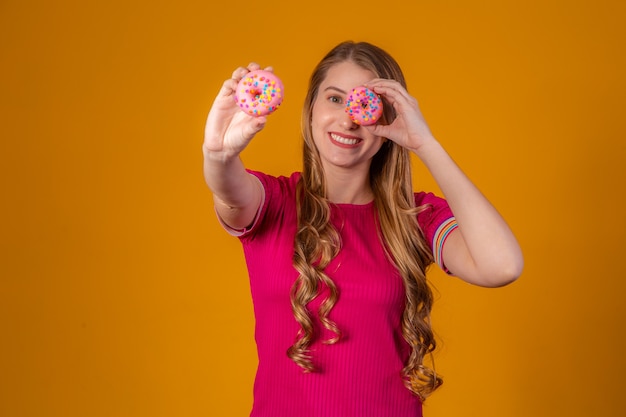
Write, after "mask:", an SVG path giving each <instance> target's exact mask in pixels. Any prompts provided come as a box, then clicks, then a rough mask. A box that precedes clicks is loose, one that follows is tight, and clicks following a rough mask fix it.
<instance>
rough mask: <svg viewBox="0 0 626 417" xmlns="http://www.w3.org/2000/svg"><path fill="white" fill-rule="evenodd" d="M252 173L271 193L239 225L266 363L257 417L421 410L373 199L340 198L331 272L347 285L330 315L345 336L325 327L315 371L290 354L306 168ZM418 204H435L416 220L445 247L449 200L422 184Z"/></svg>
mask: <svg viewBox="0 0 626 417" xmlns="http://www.w3.org/2000/svg"><path fill="white" fill-rule="evenodd" d="M253 174H255V175H256V176H257V177H258V178H259V179H260V180H261V182H262V184H263V186H264V188H265V200H264V202H263V204H262V207H261V209H260V211H259V214H258V216H257V219H256V221H255V223H254V225H253V226H252V227H251V228H250V229H247V230H245V231H243V232H240V233H235V232H234V231H231V232H232V233H234V234H236V235H238V236H239V238H240V240H241V242H242V244H243V249H244V253H245V258H246V263H247V266H248V272H249V276H250V287H251V293H252V300H253V303H254V312H255V317H256V328H255V339H256V343H257V350H258V359H259V364H258V369H257V374H256V379H255V383H254V405H253V409H252V413H251V416H252V417H352V416H354V417H370V416H371V417H419V416H421V415H422V405H421V402H420V400H419V398H418V397H416V396H415V395H413V394H412V393H411V392H410V391H409V390H408V389H407V388H406V387H405V386H404V384H403V381H402V378H401V375H400V371H401V370H402V367H403V363H404V362H405V360H406V359H407V356H408V353H409V348H408V345H407V344H406V342H405V341H404V339H403V338H402V332H401V324H400V322H401V317H402V312H403V309H404V287H403V284H402V279H401V278H400V276H399V274H398V272H397V270H396V268H395V267H394V265H393V264H391V263H390V262H389V260H388V259H387V257H386V256H385V253H384V250H383V247H382V245H381V243H380V241H379V238H378V235H377V230H376V227H377V226H376V210H375V206H374V204H373V203H369V204H365V205H351V204H338V205H334V206H333V207H332V210H333V211H332V221H333V224H334V225H335V227H337V229H338V230H340V233H341V239H342V249H341V251H340V253H339V255H338V256H337V257H336V258H335V259H334V260H333V261H332V263H331V264H330V265H329V267H328V268H327V270H326V272H327V273H328V275H329V276H330V277H331V278H332V279H333V281H334V282H335V284H336V285H337V287H338V290H339V300H338V302H337V303H336V304H335V307H334V308H333V310H332V312H331V314H330V318H331V319H332V320H333V321H334V322H335V323H336V324H337V326H338V327H339V329H341V331H342V338H341V340H340V341H339V342H338V343H336V344H333V345H326V344H323V343H321V340H325V339H328V338H329V337H331V336H332V335H331V334H328V333H327V331H326V330H325V329H323V328H322V326H319V329H320V335H321V338H319V339H318V341H317V342H316V343H314V344H313V345H312V349H311V350H312V356H313V363H314V365H315V367H316V372H314V373H304V372H303V371H302V370H301V368H299V367H298V366H297V365H296V364H295V363H294V362H293V361H292V360H291V359H289V358H288V357H287V355H286V351H287V349H288V348H289V347H290V346H291V345H292V344H293V342H294V340H295V337H296V334H297V333H298V329H299V327H298V324H297V323H296V321H295V319H294V317H293V313H292V311H291V304H290V300H289V292H290V289H291V286H292V285H293V282H294V280H295V279H296V277H297V272H296V271H295V269H294V268H293V266H292V257H293V244H294V236H295V232H296V202H295V185H296V183H297V181H298V178H299V173H294V174H292V175H291V176H290V177H279V178H276V177H272V176H268V175H265V174H262V173H259V172H253ZM416 203H417V204H418V205H422V204H426V203H429V204H431V205H432V207H431V209H429V210H427V211H425V212H423V213H421V214H420V215H419V216H418V221H419V223H420V225H421V227H422V229H423V230H424V232H425V234H426V237H427V239H428V241H429V242H431V243H432V242H435V243H434V244H435V245H438V243H437V242H441V244H439V250H440V248H441V247H443V241H444V240H445V239H444V238H443V237H442V236H443V234H444V233H445V234H446V235H447V231H446V230H448V231H449V229H450V227H449V226H447V227H445V225H446V224H448V225H449V224H450V223H451V221H450V219H453V217H452V213H451V211H450V209H449V207H448V205H447V203H446V202H445V200H443V199H441V198H438V197H436V196H434V195H433V194H427V193H416ZM435 250H436V251H437V250H438V249H437V248H436V249H435ZM440 255H441V254H440V253H439V254H438V255H437V256H436V258H437V259H441V256H440ZM323 297H324V295H323V294H322V297H318V299H316V300H315V301H314V302H313V303H312V304H313V305H309V307H310V309H311V311H313V312H316V311H317V306H318V305H319V300H320V299H321V298H323Z"/></svg>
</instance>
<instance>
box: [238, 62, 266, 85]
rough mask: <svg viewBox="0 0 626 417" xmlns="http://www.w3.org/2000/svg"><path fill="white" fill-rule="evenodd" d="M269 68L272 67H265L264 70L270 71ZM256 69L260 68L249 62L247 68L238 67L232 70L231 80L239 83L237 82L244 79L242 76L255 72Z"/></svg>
mask: <svg viewBox="0 0 626 417" xmlns="http://www.w3.org/2000/svg"><path fill="white" fill-rule="evenodd" d="M268 68H269V69H268ZM271 68H272V67H266V70H267V71H271ZM258 69H261V66H260V65H259V64H257V63H256V62H251V63H249V64H248V66H247V67H239V68H237V69H236V70H234V71H233V75H232V77H231V78H232V79H233V80H236V81H237V82H239V80H241V79H242V78H243V77H244V75H246V74H247V73H249V72H250V71H256V70H258Z"/></svg>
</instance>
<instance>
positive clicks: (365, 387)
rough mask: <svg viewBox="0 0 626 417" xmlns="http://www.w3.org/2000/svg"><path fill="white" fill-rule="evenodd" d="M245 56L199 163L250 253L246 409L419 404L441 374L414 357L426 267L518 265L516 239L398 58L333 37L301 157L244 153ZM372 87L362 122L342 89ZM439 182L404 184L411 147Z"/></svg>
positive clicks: (485, 281)
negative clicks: (253, 365)
mask: <svg viewBox="0 0 626 417" xmlns="http://www.w3.org/2000/svg"><path fill="white" fill-rule="evenodd" d="M255 69H259V65H257V64H250V65H249V66H248V67H247V68H243V67H240V68H237V69H236V70H235V71H234V72H233V75H232V78H231V79H228V80H226V81H225V82H224V84H223V86H222V88H221V90H220V92H219V94H218V96H217V98H216V99H215V102H214V104H213V106H212V108H211V110H210V112H209V116H208V119H207V124H206V130H205V140H204V146H203V151H204V174H205V178H206V181H207V184H208V186H209V188H210V190H211V191H212V193H213V196H214V201H215V210H216V212H217V215H218V217H219V219H220V221H221V223H222V224H223V225H224V227H225V228H226V229H227V230H228V231H229V232H230V233H231V234H233V235H234V236H238V238H239V239H240V240H241V243H242V245H243V249H244V253H245V257H246V262H247V266H248V272H249V278H250V286H251V291H252V298H253V302H254V312H255V318H256V330H255V334H256V341H257V349H258V358H259V364H258V369H257V375H256V380H255V386H254V406H253V409H252V413H251V416H254V417H269V416H272V417H285V416H298V417H351V416H355V417H356V416H358V417H367V416H372V417H385V416H389V417H392V416H393V417H409V416H411V417H415V416H421V415H422V411H421V410H422V401H423V400H424V399H426V397H428V395H430V394H431V393H432V392H433V391H434V390H435V389H436V388H437V387H438V386H439V385H440V384H441V382H442V380H441V378H440V377H439V376H438V375H437V374H436V373H435V371H434V370H433V369H432V368H431V367H429V366H428V365H427V363H426V361H425V359H426V357H427V356H428V355H429V354H430V353H431V352H432V351H433V350H434V349H435V347H436V343H435V339H434V337H433V331H432V329H431V324H430V319H429V317H430V312H431V308H432V302H433V297H432V293H431V290H430V287H429V285H428V281H427V279H426V270H427V268H428V267H429V266H430V265H431V264H432V263H436V264H438V265H439V267H441V268H443V269H444V270H445V271H447V272H448V273H449V274H451V275H454V276H456V277H459V278H460V279H462V280H464V281H467V282H469V283H472V284H475V285H480V286H485V287H497V286H502V285H506V284H508V283H510V282H512V281H514V280H515V279H517V278H518V277H519V275H520V274H521V271H522V267H523V258H522V254H521V250H520V247H519V245H518V243H517V241H516V239H515V237H514V235H513V233H512V232H511V230H510V229H509V227H508V226H507V224H506V222H505V221H504V220H503V219H502V217H501V216H500V215H499V214H498V212H497V211H496V209H494V207H493V206H492V205H491V204H490V203H489V201H488V200H487V199H486V198H485V197H484V196H483V195H482V194H481V192H480V191H479V190H478V189H477V188H476V187H475V186H474V185H473V184H472V182H471V181H470V180H469V179H468V178H467V177H466V176H465V175H464V174H463V172H462V171H461V170H460V169H459V167H458V166H457V165H456V164H455V163H454V162H453V160H452V159H451V157H450V156H449V155H448V153H447V152H446V151H445V150H444V148H443V147H442V146H441V144H440V143H439V142H438V141H437V140H436V139H435V138H434V137H433V135H432V133H431V131H430V129H429V127H428V125H427V124H426V122H425V120H424V118H423V117H422V114H421V112H420V109H419V106H418V103H417V101H416V100H415V98H413V97H412V96H411V95H410V94H409V93H408V92H407V89H406V83H405V80H404V76H403V74H402V71H401V69H400V67H399V65H398V64H397V62H396V61H395V60H394V59H393V58H392V57H391V56H390V55H389V54H388V53H386V52H385V51H384V50H382V49H380V48H379V47H377V46H374V45H372V44H369V43H364V42H360V43H354V42H343V43H341V44H339V45H337V46H336V47H335V48H333V49H332V50H331V51H330V52H329V53H328V54H327V55H326V56H325V57H324V58H323V59H322V60H321V61H320V63H319V64H318V66H317V67H316V68H315V70H314V71H313V75H312V77H311V80H310V86H309V91H308V94H307V97H306V100H305V103H304V110H303V119H302V126H303V138H304V146H303V149H304V151H303V167H302V172H296V173H292V174H290V175H288V176H280V177H275V176H271V175H268V174H265V173H261V172H257V171H252V170H249V169H246V168H245V167H244V165H243V164H242V162H241V159H240V158H239V154H240V153H241V152H242V151H243V150H244V149H245V147H246V146H247V145H248V143H250V141H251V140H252V139H253V138H254V136H255V134H256V133H258V132H259V131H260V130H261V129H263V127H264V125H265V123H266V122H267V118H266V117H257V118H255V117H251V116H248V115H246V114H244V113H243V112H242V111H240V110H239V108H238V107H237V106H236V104H235V101H234V100H233V95H234V92H235V88H236V86H237V83H238V81H239V80H240V79H241V78H242V77H243V76H244V75H245V74H246V73H248V72H249V71H252V70H255ZM357 86H366V87H368V88H370V89H371V90H373V91H374V92H375V93H376V94H378V95H379V96H380V97H382V99H383V103H384V110H385V112H384V115H383V118H382V119H381V120H380V121H379V123H377V124H376V125H374V126H360V125H357V124H355V123H353V122H352V120H351V119H350V117H349V116H348V115H347V114H346V113H345V111H344V107H345V101H346V98H347V95H348V94H349V92H350V91H351V90H352V89H353V88H354V87H357ZM411 153H412V154H415V155H417V157H418V158H419V159H420V160H421V162H422V163H423V164H424V165H425V166H426V167H427V168H428V170H429V171H430V173H431V174H432V176H433V177H434V179H435V180H436V182H437V184H438V185H439V187H440V189H441V191H442V193H443V196H442V197H438V196H435V195H433V194H432V193H426V192H414V191H413V189H412V184H411V163H410V155H411Z"/></svg>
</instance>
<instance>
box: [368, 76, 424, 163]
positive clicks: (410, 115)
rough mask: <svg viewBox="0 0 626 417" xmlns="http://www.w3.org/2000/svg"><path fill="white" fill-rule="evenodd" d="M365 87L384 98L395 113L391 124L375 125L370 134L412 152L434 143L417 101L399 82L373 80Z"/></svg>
mask: <svg viewBox="0 0 626 417" xmlns="http://www.w3.org/2000/svg"><path fill="white" fill-rule="evenodd" d="M366 87H367V88H369V89H371V90H372V91H374V92H375V93H376V94H379V95H381V96H382V97H384V98H385V100H386V102H387V103H389V104H390V105H392V106H393V108H394V110H395V112H396V118H395V120H394V121H393V122H392V123H391V124H389V125H382V124H376V125H374V126H372V127H371V128H369V129H370V130H371V131H372V133H374V134H375V135H377V136H383V137H385V138H388V139H390V140H392V141H394V142H396V143H397V144H398V145H400V146H403V147H405V148H408V149H410V150H412V151H417V150H418V149H419V148H420V147H421V146H422V145H424V144H425V143H429V142H432V141H435V138H434V137H433V135H432V133H431V131H430V128H429V127H428V124H427V123H426V120H425V119H424V116H423V115H422V112H421V110H420V108H419V104H418V102H417V100H416V99H415V98H414V97H413V96H411V95H410V94H409V93H408V91H407V90H406V89H405V88H404V87H403V86H402V85H401V84H400V83H399V82H397V81H394V80H385V79H375V80H372V81H370V82H369V83H367V84H366Z"/></svg>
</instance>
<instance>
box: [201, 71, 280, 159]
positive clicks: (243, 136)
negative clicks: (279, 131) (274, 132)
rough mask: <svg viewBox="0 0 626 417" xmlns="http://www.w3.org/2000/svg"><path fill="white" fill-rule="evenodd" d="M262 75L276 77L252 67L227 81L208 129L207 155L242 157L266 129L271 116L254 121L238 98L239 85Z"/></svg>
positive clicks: (205, 142)
mask: <svg viewBox="0 0 626 417" xmlns="http://www.w3.org/2000/svg"><path fill="white" fill-rule="evenodd" d="M258 71H263V72H264V73H269V74H272V73H271V70H270V69H269V68H268V69H266V70H261V69H260V66H259V65H258V64H255V63H251V64H250V65H248V67H247V68H243V67H240V68H237V69H236V70H235V71H233V74H232V78H229V79H227V80H225V81H224V83H223V85H222V88H221V89H220V91H219V93H218V94H217V97H216V98H215V101H214V102H213V106H212V107H211V110H210V111H209V115H208V117H207V122H206V125H205V131H204V147H205V149H206V150H207V151H209V152H214V153H223V154H224V155H225V156H229V155H238V154H239V153H241V151H243V149H245V147H246V146H247V145H248V143H249V142H250V141H251V140H252V138H253V137H254V136H255V135H256V134H257V133H258V132H259V131H261V130H262V129H263V127H264V126H265V123H266V121H267V119H266V117H265V115H266V114H269V112H267V111H264V112H257V113H256V114H254V116H255V117H251V115H250V114H248V113H246V112H244V111H242V109H241V108H240V106H239V105H238V103H237V101H238V99H237V98H236V97H237V91H238V85H239V84H240V83H241V82H243V81H242V80H244V79H245V77H246V76H247V75H249V74H252V73H254V72H258ZM281 88H282V87H281ZM281 100H282V99H281ZM276 107H277V106H276ZM274 110H275V108H274Z"/></svg>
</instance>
